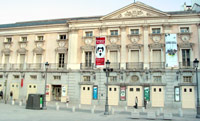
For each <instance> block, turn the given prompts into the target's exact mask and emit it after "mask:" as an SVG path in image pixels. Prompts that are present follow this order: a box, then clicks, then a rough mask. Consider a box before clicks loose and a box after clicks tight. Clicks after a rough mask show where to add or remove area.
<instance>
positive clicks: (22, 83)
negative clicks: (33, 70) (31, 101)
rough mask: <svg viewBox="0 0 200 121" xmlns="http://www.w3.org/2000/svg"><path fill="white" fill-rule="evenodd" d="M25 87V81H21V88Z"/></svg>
mask: <svg viewBox="0 0 200 121" xmlns="http://www.w3.org/2000/svg"><path fill="white" fill-rule="evenodd" d="M23 86H24V79H21V87H23Z"/></svg>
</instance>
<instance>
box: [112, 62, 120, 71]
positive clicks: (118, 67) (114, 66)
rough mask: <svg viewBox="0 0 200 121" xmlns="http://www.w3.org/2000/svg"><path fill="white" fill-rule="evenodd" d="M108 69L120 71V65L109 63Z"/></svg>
mask: <svg viewBox="0 0 200 121" xmlns="http://www.w3.org/2000/svg"><path fill="white" fill-rule="evenodd" d="M110 68H113V70H118V69H120V63H115V62H110Z"/></svg>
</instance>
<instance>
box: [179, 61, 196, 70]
mask: <svg viewBox="0 0 200 121" xmlns="http://www.w3.org/2000/svg"><path fill="white" fill-rule="evenodd" d="M179 68H180V69H192V68H194V65H193V62H180V63H179Z"/></svg>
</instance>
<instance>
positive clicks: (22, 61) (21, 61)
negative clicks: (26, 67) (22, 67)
mask: <svg viewBox="0 0 200 121" xmlns="http://www.w3.org/2000/svg"><path fill="white" fill-rule="evenodd" d="M24 63H25V54H20V64H24Z"/></svg>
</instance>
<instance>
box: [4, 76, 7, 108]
mask: <svg viewBox="0 0 200 121" xmlns="http://www.w3.org/2000/svg"><path fill="white" fill-rule="evenodd" d="M4 78H6V80H5V82H4V86H5V92H4V101H5V104H7V82H8V81H7V79H8V74H7V73H6V72H4Z"/></svg>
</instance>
